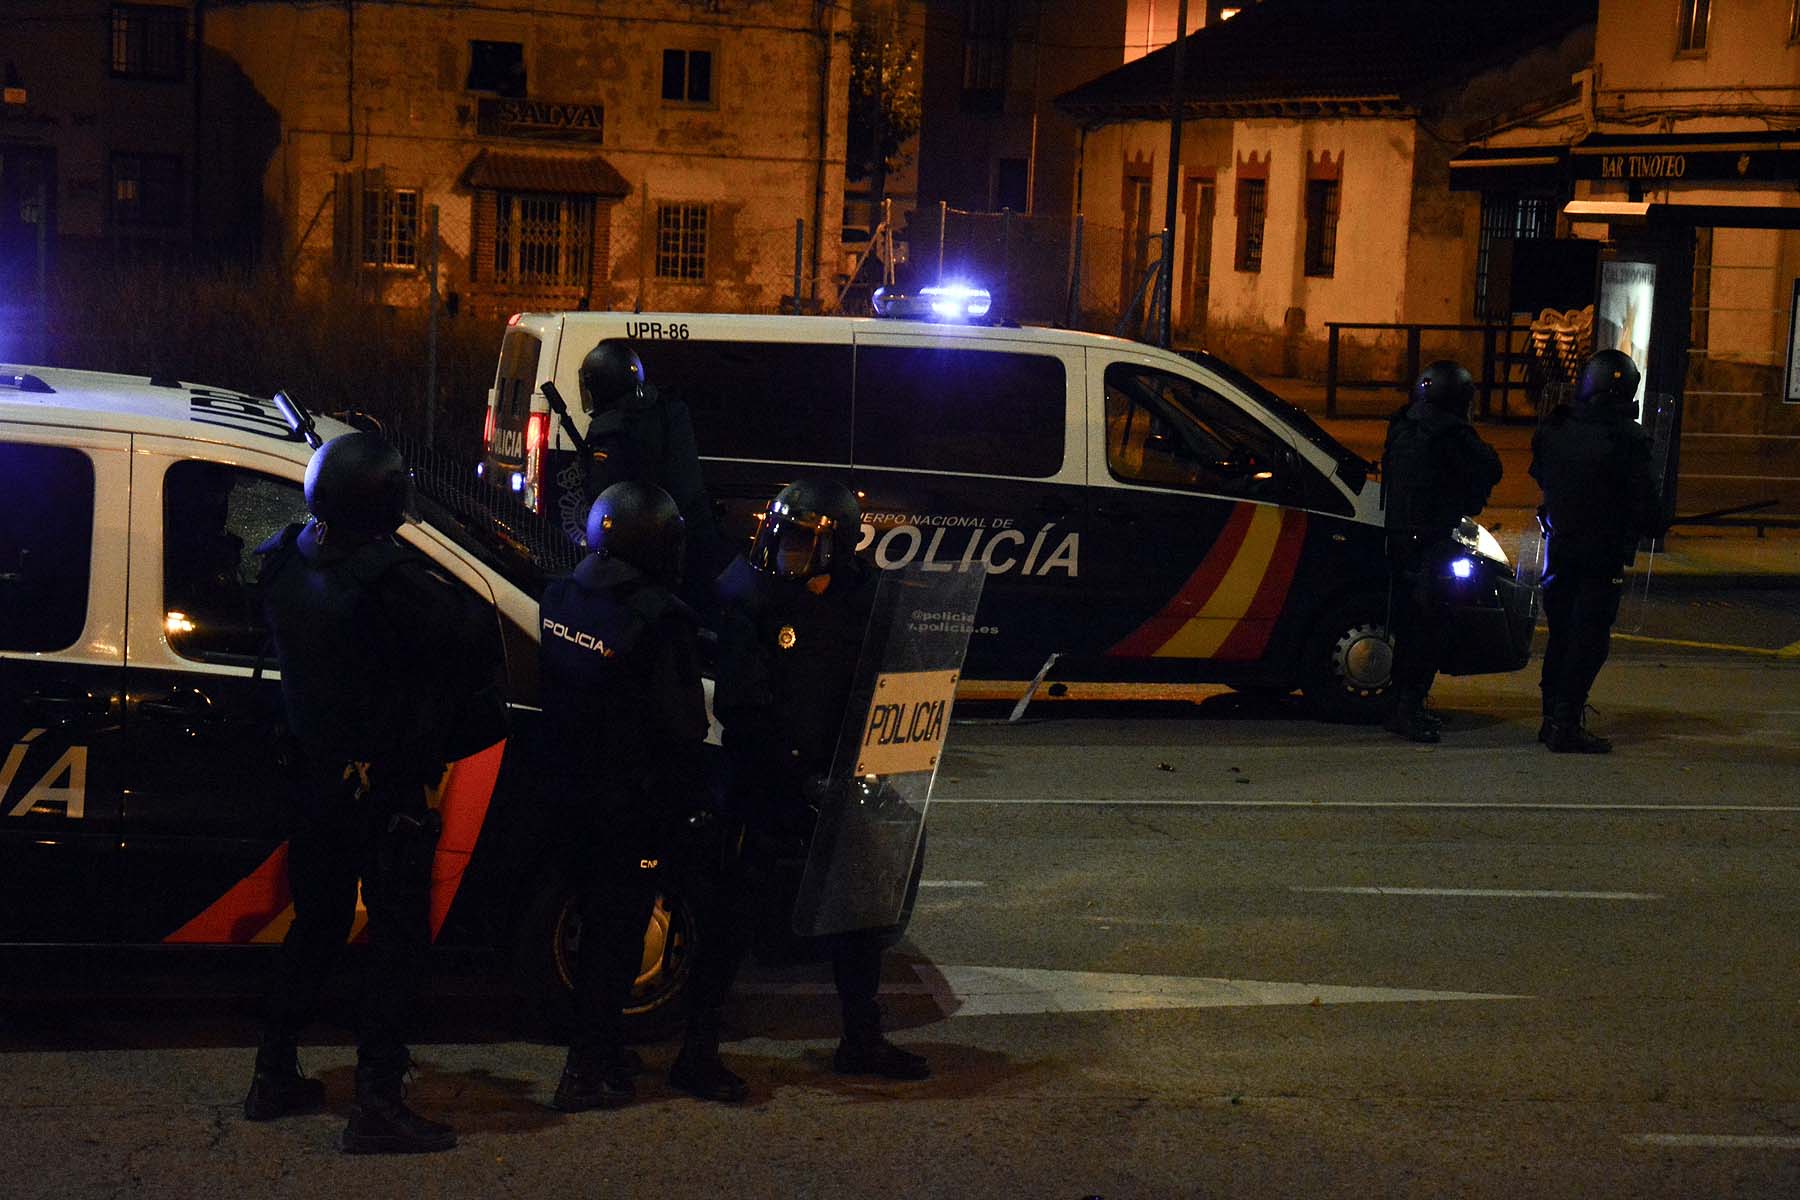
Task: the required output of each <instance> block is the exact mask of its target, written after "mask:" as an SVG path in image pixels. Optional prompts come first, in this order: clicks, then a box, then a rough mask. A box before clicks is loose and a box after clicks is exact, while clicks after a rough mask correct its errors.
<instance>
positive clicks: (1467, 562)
mask: <svg viewBox="0 0 1800 1200" xmlns="http://www.w3.org/2000/svg"><path fill="white" fill-rule="evenodd" d="M1450 573H1451V574H1452V575H1454V576H1456V577H1457V578H1458V579H1467V578H1468V577H1469V576H1471V575H1473V574H1474V573H1475V560H1474V559H1472V558H1456V559H1452V560H1450Z"/></svg>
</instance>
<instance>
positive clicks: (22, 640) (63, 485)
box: [0, 442, 94, 650]
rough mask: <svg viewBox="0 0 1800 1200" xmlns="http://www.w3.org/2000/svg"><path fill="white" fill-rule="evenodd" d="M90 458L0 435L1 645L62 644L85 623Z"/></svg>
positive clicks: (71, 639) (91, 518)
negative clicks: (2, 440) (3, 439)
mask: <svg viewBox="0 0 1800 1200" xmlns="http://www.w3.org/2000/svg"><path fill="white" fill-rule="evenodd" d="M93 540H94V464H93V462H92V460H90V459H89V458H88V456H87V455H85V454H83V453H82V452H81V451H79V450H75V449H71V448H70V447H67V446H32V445H25V444H23V443H18V442H0V650H64V649H67V648H68V647H70V646H72V645H74V644H75V642H76V640H77V639H78V638H80V637H81V631H82V629H83V628H84V627H86V625H87V601H88V571H89V558H90V552H91V550H92V548H93Z"/></svg>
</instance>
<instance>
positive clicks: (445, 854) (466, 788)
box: [163, 741, 506, 945]
mask: <svg viewBox="0 0 1800 1200" xmlns="http://www.w3.org/2000/svg"><path fill="white" fill-rule="evenodd" d="M505 751H506V743H505V742H504V741H501V742H496V743H494V744H493V745H492V746H489V747H488V748H487V749H486V750H483V751H481V752H480V753H479V754H472V755H470V756H469V757H468V758H464V759H459V760H458V761H456V762H454V763H451V764H450V767H449V769H448V770H447V771H446V772H445V773H444V778H443V780H442V781H441V782H440V783H439V784H438V790H437V793H436V795H435V796H434V797H433V798H432V807H434V808H436V809H437V811H438V816H439V817H440V818H441V819H442V820H443V823H444V828H443V832H442V833H440V834H439V835H438V844H437V851H436V853H435V854H434V855H433V857H432V860H431V936H432V938H433V939H434V940H435V939H436V938H437V934H438V930H439V929H440V928H441V927H442V926H443V924H444V917H445V916H446V915H448V914H449V912H450V905H451V904H453V903H454V902H455V900H456V893H457V890H458V889H459V888H460V887H461V886H462V881H463V874H464V872H466V871H467V870H468V867H469V857H470V855H472V854H473V853H474V852H475V842H476V839H477V838H479V837H480V836H481V827H482V825H483V823H485V822H486V820H487V813H488V805H489V804H490V803H492V801H493V798H494V785H495V784H496V783H497V782H498V781H499V778H500V761H501V759H502V758H503V757H504V754H505ZM287 854H288V847H287V843H286V842H283V843H281V845H279V846H277V847H275V849H274V851H273V853H271V854H270V855H269V857H268V858H266V859H264V860H263V862H262V865H261V866H259V867H257V868H256V870H254V871H252V872H250V874H248V875H246V876H245V877H244V878H242V879H240V880H238V882H237V883H235V884H233V885H232V886H231V888H230V890H228V891H227V892H226V893H225V894H224V895H223V896H220V897H219V898H218V899H217V900H215V901H213V902H212V903H211V904H209V905H208V906H207V907H206V909H205V911H203V912H202V913H200V914H199V915H198V916H196V917H195V918H194V919H193V920H191V921H189V922H188V923H187V924H185V925H183V926H182V927H181V928H180V929H177V930H176V931H175V932H174V933H171V934H170V935H169V936H168V937H166V938H164V939H163V941H164V942H170V943H175V942H181V943H201V944H208V945H216V944H236V945H250V944H259V943H273V942H279V941H281V939H282V938H283V937H285V936H286V935H287V929H288V926H289V925H291V924H293V921H294V900H293V895H292V893H291V892H290V891H289V889H288V877H287ZM367 921H368V914H367V913H366V912H365V911H364V909H363V906H362V897H361V896H360V895H359V896H358V897H357V902H356V924H355V925H354V926H353V927H352V929H351V932H350V940H351V941H353V942H354V941H360V940H361V939H362V938H363V936H364V927H365V925H366V924H367Z"/></svg>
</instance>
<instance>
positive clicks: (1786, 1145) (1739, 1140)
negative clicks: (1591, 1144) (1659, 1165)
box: [1625, 1133, 1800, 1150]
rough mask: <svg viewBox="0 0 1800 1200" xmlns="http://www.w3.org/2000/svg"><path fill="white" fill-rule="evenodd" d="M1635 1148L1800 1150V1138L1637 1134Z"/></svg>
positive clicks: (1713, 1134)
mask: <svg viewBox="0 0 1800 1200" xmlns="http://www.w3.org/2000/svg"><path fill="white" fill-rule="evenodd" d="M1625 1140H1626V1141H1627V1142H1630V1143H1631V1144H1632V1145H1634V1146H1675V1147H1680V1148H1683V1149H1698V1150H1800V1137H1779V1136H1743V1137H1739V1136H1733V1135H1731V1134H1724V1133H1635V1134H1632V1135H1631V1136H1629V1137H1627V1138H1626V1139H1625Z"/></svg>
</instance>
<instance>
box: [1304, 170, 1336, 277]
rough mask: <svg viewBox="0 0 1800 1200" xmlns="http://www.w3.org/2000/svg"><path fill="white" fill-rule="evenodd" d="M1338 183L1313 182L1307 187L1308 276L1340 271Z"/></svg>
mask: <svg viewBox="0 0 1800 1200" xmlns="http://www.w3.org/2000/svg"><path fill="white" fill-rule="evenodd" d="M1338 195H1339V191H1338V181H1337V180H1335V179H1311V180H1308V181H1307V184H1306V273H1307V274H1308V275H1330V274H1332V273H1333V272H1334V271H1336V270H1337V227H1338Z"/></svg>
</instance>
